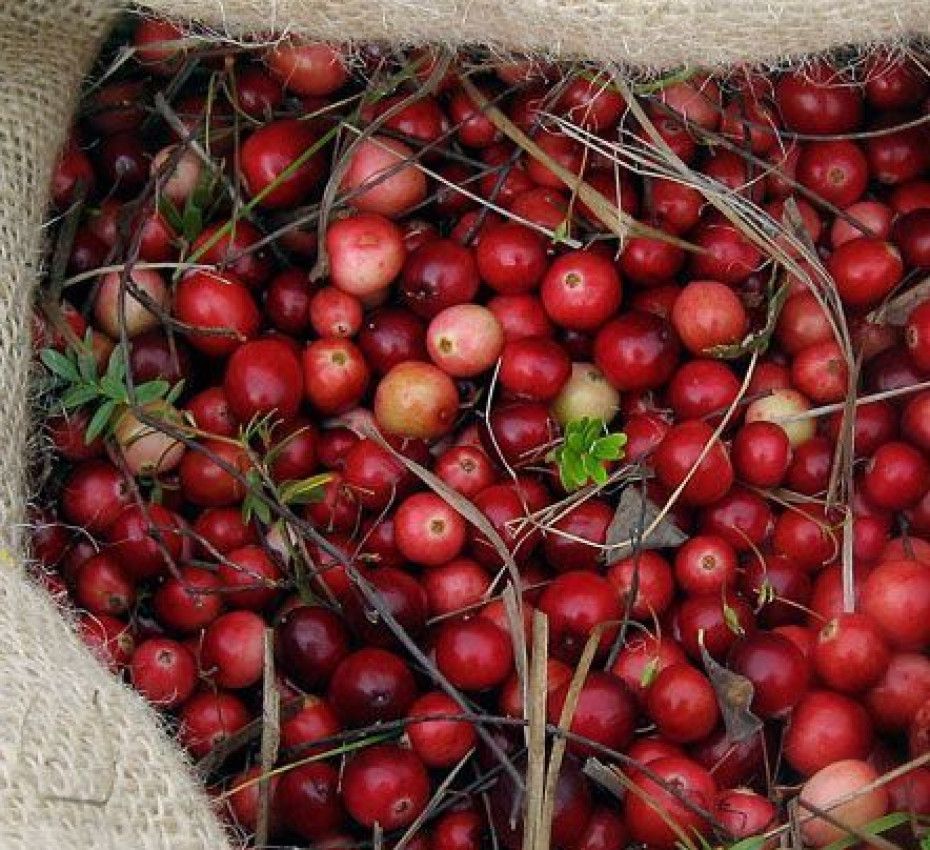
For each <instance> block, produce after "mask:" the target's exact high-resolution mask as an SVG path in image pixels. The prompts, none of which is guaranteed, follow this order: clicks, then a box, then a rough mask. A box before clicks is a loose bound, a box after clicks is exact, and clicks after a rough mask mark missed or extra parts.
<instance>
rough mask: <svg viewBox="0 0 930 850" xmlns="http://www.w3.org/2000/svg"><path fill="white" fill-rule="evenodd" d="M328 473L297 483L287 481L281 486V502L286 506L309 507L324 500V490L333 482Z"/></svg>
mask: <svg viewBox="0 0 930 850" xmlns="http://www.w3.org/2000/svg"><path fill="white" fill-rule="evenodd" d="M332 479H333V476H332V474H330V473H328V472H324V473H322V474H320V475H313V476H311V477H310V478H304V479H301V480H297V481H285V482H284V484H282V485H281V501H282V502H283V503H284V504H285V505H309V504H311V503H313V502H319V501H320V500H321V499H322V498H323V494H324V488H325V487H326V485H327V484H328V483H329V482H330V481H332Z"/></svg>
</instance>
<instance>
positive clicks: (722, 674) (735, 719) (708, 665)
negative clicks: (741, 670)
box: [701, 644, 762, 743]
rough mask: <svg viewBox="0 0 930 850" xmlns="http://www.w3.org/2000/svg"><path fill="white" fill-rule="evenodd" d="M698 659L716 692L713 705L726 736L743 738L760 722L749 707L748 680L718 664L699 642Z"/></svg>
mask: <svg viewBox="0 0 930 850" xmlns="http://www.w3.org/2000/svg"><path fill="white" fill-rule="evenodd" d="M701 658H702V659H703V661H704V669H705V670H706V671H707V678H708V679H710V683H711V685H712V686H713V688H714V693H716V694H717V704H718V705H719V706H720V714H721V716H722V717H723V726H724V728H725V729H726V730H727V738H728V739H729V740H730V741H732V742H734V743H736V742H738V741H745V740H747V739H748V738H751V737H752V736H753V735H756V734H758V732H759V731H760V730H761V729H762V721H761V720H760V719H759V718H758V717H756V716H755V715H754V714H753V713H752V711H750V706H751V705H752V698H753V696H754V695H755V688H754V687H753V685H752V682H750V681H749V679H747V678H746V677H745V676H740V675H739V674H738V673H734V672H733V671H732V670H728V669H727V668H726V667H724V666H723V665H722V664H718V663H717V662H716V661H715V660H714V659H713V658H712V657H711V655H710V653H709V652H708V651H707V650H706V649H705V648H704V645H703V644H701Z"/></svg>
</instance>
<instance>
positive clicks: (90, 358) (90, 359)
mask: <svg viewBox="0 0 930 850" xmlns="http://www.w3.org/2000/svg"><path fill="white" fill-rule="evenodd" d="M77 362H78V371H79V372H80V373H81V377H82V378H83V379H84V380H85V381H96V380H97V360H96V358H95V357H94V355H93V353H92V352H91V353H88V352H85V351H82V352H81V353H80V354H78V359H77Z"/></svg>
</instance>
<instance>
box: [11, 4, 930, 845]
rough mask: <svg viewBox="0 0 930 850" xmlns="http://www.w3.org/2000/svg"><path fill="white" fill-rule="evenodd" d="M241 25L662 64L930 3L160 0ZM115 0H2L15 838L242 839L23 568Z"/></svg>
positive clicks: (758, 46)
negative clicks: (49, 362) (37, 314)
mask: <svg viewBox="0 0 930 850" xmlns="http://www.w3.org/2000/svg"><path fill="white" fill-rule="evenodd" d="M147 5H148V7H149V8H150V9H153V10H154V11H157V12H161V13H167V14H172V15H175V16H178V17H180V18H183V19H187V20H196V21H199V22H201V23H203V24H206V25H207V26H208V27H210V28H211V29H212V30H213V31H215V32H216V33H218V34H219V35H222V36H229V37H238V36H241V35H243V34H247V33H255V32H262V33H270V32H272V31H274V30H278V31H281V30H284V31H297V32H302V33H307V34H311V35H314V36H318V37H324V38H328V39H333V40H338V41H343V40H346V39H354V40H357V41H361V40H366V39H376V40H387V41H392V42H397V43H402V44H411V43H419V42H425V41H440V42H445V43H453V44H457V43H467V42H480V43H484V44H489V45H491V46H493V47H498V48H501V49H513V50H517V51H523V52H533V51H538V52H541V53H544V54H546V55H547V56H558V55H561V56H576V57H578V56H583V57H589V58H592V59H602V60H603V59H611V60H617V61H620V62H623V63H625V64H628V65H638V66H641V67H646V68H648V69H650V70H659V69H662V68H667V67H672V66H676V65H680V64H685V63H691V64H700V65H704V66H708V65H719V64H723V63H728V62H735V61H747V60H751V61H762V62H768V61H772V60H775V59H778V58H782V57H787V56H799V55H802V54H804V53H808V52H811V51H818V50H824V49H827V48H831V47H835V46H837V45H841V44H845V43H848V42H857V43H875V42H888V41H896V40H898V39H901V38H903V37H905V36H907V35H909V34H913V33H917V32H920V31H922V30H926V29H928V28H930V0H910V2H907V3H899V2H896V1H895V2H889V0H876V1H875V2H873V3H871V4H862V3H861V2H848V0H821V2H820V3H812V2H810V0H782V2H778V0H766V2H761V0H760V2H753V0H614V2H610V0H471V1H470V2H468V0H423V2H417V3H414V2H408V0H277V2H274V0H252V2H249V0H225V2H222V3H221V2H217V0H156V2H152V3H149V4H147ZM115 7H116V4H115V3H113V2H111V0H97V1H96V2H95V0H55V1H54V2H51V1H50V0H0V850H20V848H22V850H66V848H67V850H70V848H80V850H97V848H101V850H149V848H152V850H163V849H164V850H223V848H227V847H229V842H230V839H229V838H228V837H227V835H226V834H225V832H224V830H223V829H222V827H221V826H220V823H219V821H218V820H217V819H216V818H215V817H214V815H213V814H212V812H211V810H210V807H209V805H208V802H207V799H206V796H205V794H204V792H203V791H202V789H201V788H200V787H199V785H198V784H197V782H196V780H195V779H194V778H193V776H192V774H191V772H190V770H189V767H188V765H187V763H186V762H185V761H184V759H183V758H182V756H181V754H180V752H179V750H178V749H177V747H176V746H175V745H174V744H173V743H171V742H170V739H169V737H168V736H167V735H166V734H164V732H163V730H162V728H161V727H160V725H159V722H158V719H157V717H156V715H155V713H154V712H153V711H151V710H150V709H149V708H147V707H146V705H145V704H144V703H143V701H142V700H141V698H139V697H138V696H137V695H136V694H134V693H133V692H131V691H130V690H129V689H128V688H126V687H124V686H122V685H121V684H119V683H118V682H117V681H116V680H115V679H114V678H112V677H110V676H109V675H108V674H107V673H106V672H105V671H104V670H103V669H102V668H101V667H100V666H98V664H97V663H96V661H94V660H93V659H92V658H91V656H90V655H89V654H88V653H87V652H86V651H85V650H84V649H83V648H82V647H81V645H80V643H79V641H78V640H77V639H76V637H75V636H74V635H73V634H72V632H71V630H70V626H69V625H68V624H67V622H66V621H65V619H63V618H62V617H61V616H60V614H59V612H58V610H57V609H56V608H55V606H54V605H53V604H52V602H50V601H49V599H48V598H47V597H46V596H45V595H44V593H43V592H41V591H40V590H38V589H36V588H35V587H34V586H33V585H32V584H31V583H30V582H29V581H28V580H27V579H26V577H25V574H24V572H23V570H22V563H23V556H22V548H21V544H22V540H21V537H22V534H21V529H22V523H23V522H24V505H25V502H26V483H25V468H26V462H25V456H26V446H27V439H26V437H27V433H28V431H29V428H30V424H29V411H28V407H29V405H28V398H29V394H28V391H27V386H28V364H29V334H28V326H29V322H28V316H29V302H30V297H31V292H32V288H33V286H34V284H35V282H36V279H37V277H38V275H39V273H40V270H41V267H42V262H43V257H42V249H43V239H42V222H43V218H44V215H45V210H46V202H47V197H48V191H47V187H48V183H49V175H50V172H51V168H52V163H53V161H54V157H55V153H56V151H57V149H58V147H59V145H60V144H61V142H62V139H63V138H64V135H65V132H66V129H67V127H68V124H69V115H70V113H71V111H72V107H73V104H74V100H75V96H76V93H77V91H78V88H79V85H80V81H81V74H82V72H83V71H84V70H85V69H86V68H87V67H88V66H89V63H90V61H91V59H92V57H93V55H94V53H95V51H96V49H97V47H98V46H99V43H100V40H101V39H102V37H103V36H104V34H105V32H106V30H107V28H108V26H109V24H110V22H111V19H112V17H113V14H114V12H115V11H116V8H115Z"/></svg>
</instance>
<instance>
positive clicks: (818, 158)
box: [796, 139, 869, 209]
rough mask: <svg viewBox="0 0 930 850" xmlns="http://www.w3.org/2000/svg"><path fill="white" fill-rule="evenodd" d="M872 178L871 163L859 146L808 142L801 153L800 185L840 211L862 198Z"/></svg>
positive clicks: (832, 142) (837, 142)
mask: <svg viewBox="0 0 930 850" xmlns="http://www.w3.org/2000/svg"><path fill="white" fill-rule="evenodd" d="M868 178H869V165H868V162H867V161H866V158H865V155H864V154H863V153H862V150H861V149H860V148H859V147H858V145H856V143H855V142H851V141H849V140H846V139H841V140H831V141H824V142H808V143H807V144H805V145H804V146H803V147H802V149H801V157H800V159H799V160H798V170H797V178H796V179H797V181H798V182H799V183H800V184H801V185H802V186H805V187H806V188H808V189H810V190H811V191H812V192H815V193H816V194H817V195H819V196H820V197H821V198H823V199H824V200H827V201H829V202H830V203H832V204H834V205H836V206H837V207H839V208H840V209H845V208H846V207H848V206H851V205H852V204H854V203H855V202H856V201H858V200H859V198H861V197H862V194H863V192H865V188H866V185H867V183H868Z"/></svg>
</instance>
